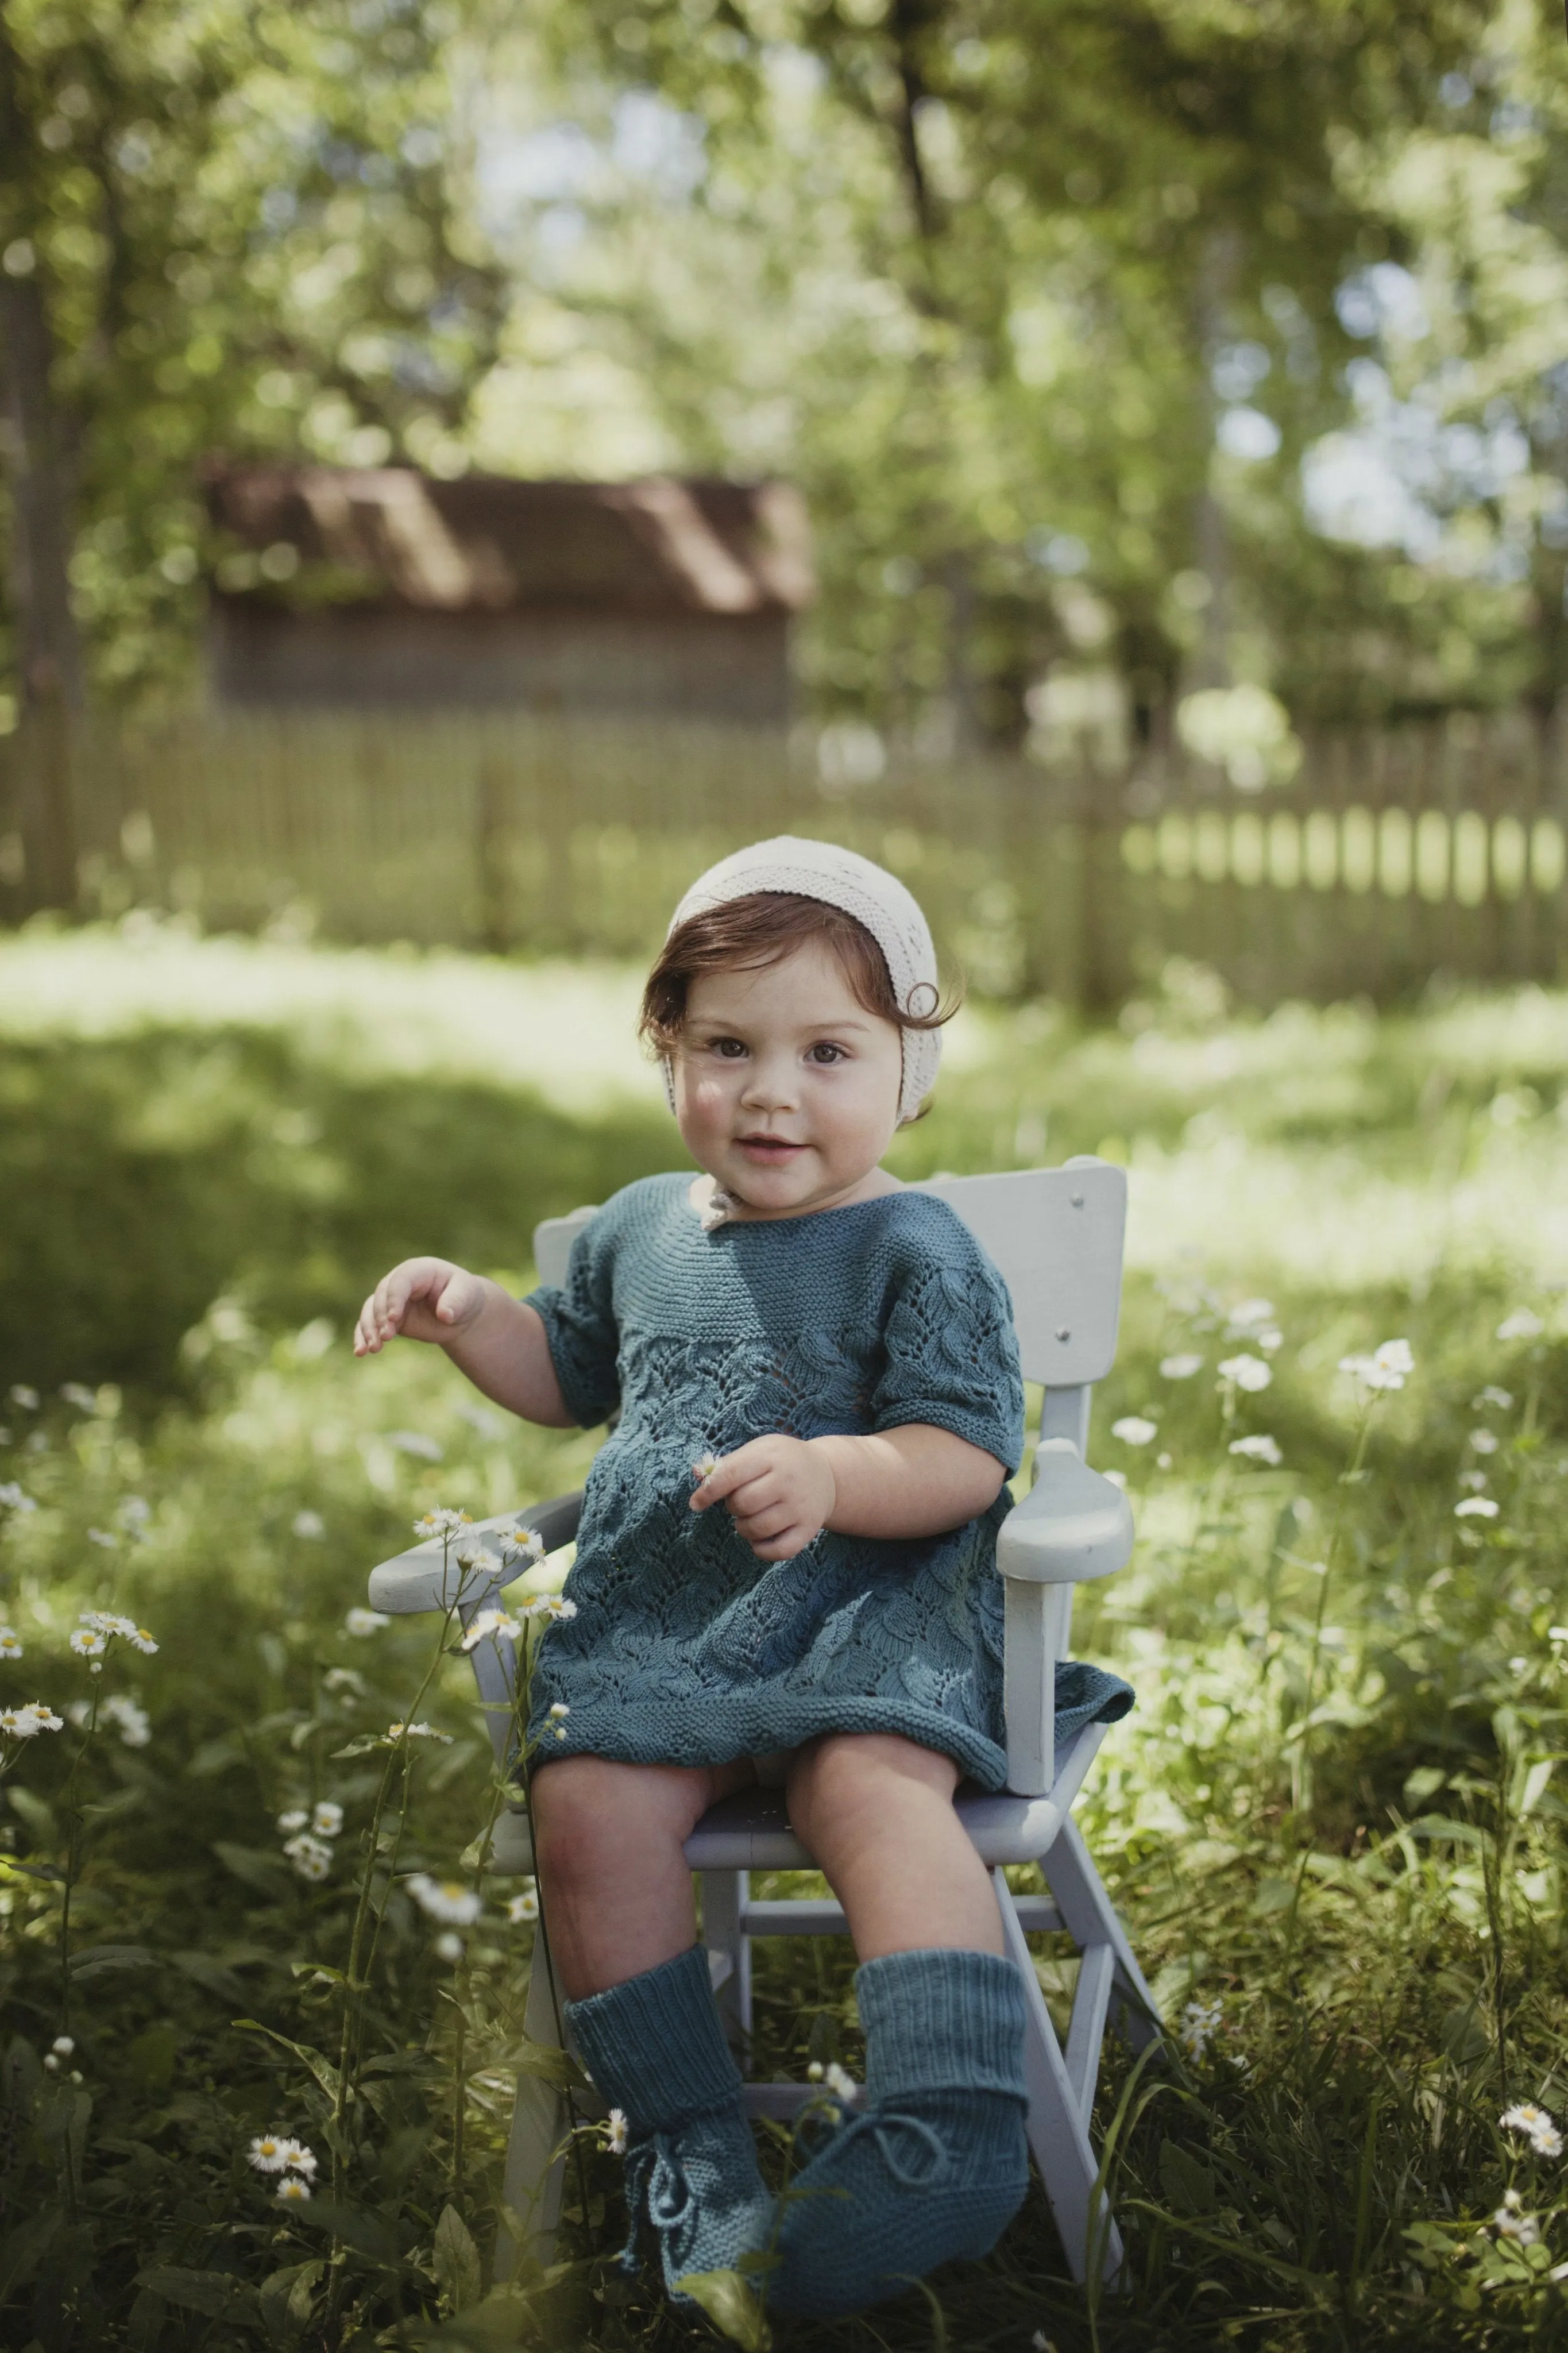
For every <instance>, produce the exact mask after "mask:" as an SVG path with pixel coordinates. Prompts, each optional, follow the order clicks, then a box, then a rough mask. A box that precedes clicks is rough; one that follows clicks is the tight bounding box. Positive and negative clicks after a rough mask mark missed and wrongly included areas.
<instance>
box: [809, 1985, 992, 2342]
mask: <svg viewBox="0 0 1568 2353" xmlns="http://www.w3.org/2000/svg"><path fill="white" fill-rule="evenodd" d="M855 1992H856V1997H857V1999H858V2002H859V2005H860V2023H861V2025H862V2026H863V2027H864V2028H865V2030H866V2106H865V2108H864V2110H863V2112H862V2113H861V2114H860V2115H858V2116H852V2117H850V2118H849V2119H848V2121H847V2122H846V2123H845V2124H843V2125H841V2126H839V2127H838V2129H837V2131H836V2132H835V2134H834V2135H833V2137H832V2138H831V2140H829V2141H828V2143H827V2145H826V2147H825V2148H823V2149H822V2150H821V2151H820V2152H819V2154H818V2155H817V2156H816V2157H814V2158H812V2160H811V2162H810V2164H809V2165H807V2166H806V2167H805V2169H804V2170H803V2171H802V2172H801V2173H799V2174H797V2175H796V2176H795V2180H794V2181H793V2183H792V2184H791V2188H790V2195H789V2197H788V2199H787V2200H786V2201H785V2205H784V2221H783V2222H782V2224H781V2226H780V2229H779V2233H778V2239H777V2243H776V2247H775V2253H776V2254H777V2257H778V2262H777V2264H776V2266H775V2267H774V2268H773V2270H772V2271H771V2272H770V2273H769V2274H767V2286H766V2290H765V2294H766V2296H767V2302H768V2308H769V2310H770V2311H774V2312H794V2313H801V2314H805V2315H808V2316H811V2317H812V2318H814V2319H818V2320H828V2319H832V2318H834V2317H836V2316H837V2315H839V2314H842V2313H847V2312H858V2311H860V2310H861V2309H862V2307H863V2306H866V2305H868V2304H879V2303H880V2302H882V2301H883V2300H884V2299H885V2298H886V2297H888V2296H893V2295H900V2294H901V2293H902V2291H903V2290H904V2289H905V2288H906V2287H908V2286H909V2284H910V2282H911V2281H912V2280H915V2279H923V2278H924V2276H925V2274H926V2273H927V2272H931V2271H934V2270H935V2269H936V2267H937V2265H938V2264H939V2263H951V2262H952V2260H953V2258H954V2257H955V2256H960V2255H963V2256H971V2257H973V2256H977V2255H985V2254H989V2253H990V2252H991V2250H992V2248H993V2247H994V2245H995V2243H996V2242H997V2240H998V2239H999V2238H1000V2237H1001V2235H1002V2232H1003V2231H1004V2230H1005V2228H1006V2226H1007V2224H1008V2223H1009V2222H1010V2221H1011V2220H1012V2218H1013V2216H1014V2215H1015V2214H1016V2212H1017V2211H1018V2209H1019V2207H1020V2206H1021V2205H1022V2204H1023V2202H1024V2193H1025V2191H1026V2189H1027V2187H1028V2165H1029V2157H1028V2147H1027V2144H1026V2141H1025V2138H1024V2111H1025V2108H1026V2105H1027V2094H1026V2091H1025V2087H1024V1995H1023V1989H1022V1988H1021V1986H1020V1985H1019V1983H1018V1978H1017V1972H1016V1969H1015V1968H1014V1967H1013V1964H1012V1963H1011V1962H1010V1961H1004V1960H1000V1959H998V1958H997V1957H996V1956H995V1955H994V1954H992V1953H970V1952H952V1951H938V1952H921V1953H891V1954H889V1955H888V1957H886V1958H885V1959H883V1960H879V1961H868V1962H867V1963H866V1964H865V1966H864V1968H860V1969H858V1971H857V1972H856V1977H855Z"/></svg>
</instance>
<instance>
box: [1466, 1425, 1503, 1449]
mask: <svg viewBox="0 0 1568 2353" xmlns="http://www.w3.org/2000/svg"><path fill="white" fill-rule="evenodd" d="M1498 1444H1499V1440H1498V1434H1497V1432H1496V1430H1471V1432H1470V1451H1471V1453H1472V1454H1495V1453H1496V1452H1497V1451H1498Z"/></svg>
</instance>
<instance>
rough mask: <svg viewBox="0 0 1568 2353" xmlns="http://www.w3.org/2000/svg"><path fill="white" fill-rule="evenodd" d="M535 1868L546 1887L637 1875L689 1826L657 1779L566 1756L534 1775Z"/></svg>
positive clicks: (638, 1770)
mask: <svg viewBox="0 0 1568 2353" xmlns="http://www.w3.org/2000/svg"><path fill="white" fill-rule="evenodd" d="M531 1795H532V1812H533V1858H534V1866H535V1868H536V1870H537V1871H538V1872H539V1873H540V1876H541V1877H542V1879H543V1880H544V1882H545V1884H546V1885H547V1886H553V1887H555V1888H557V1889H561V1888H564V1887H569V1886H573V1885H576V1886H583V1885H587V1884H591V1883H595V1882H597V1881H599V1880H602V1879H604V1878H605V1877H606V1876H614V1875H616V1874H618V1873H636V1871H637V1866H638V1863H639V1862H642V1861H643V1860H644V1859H646V1857H647V1855H648V1854H649V1853H650V1852H654V1851H655V1850H657V1849H659V1848H662V1847H666V1846H676V1847H678V1846H679V1843H680V1841H681V1840H682V1839H683V1838H684V1837H685V1836H686V1835H687V1833H688V1831H689V1823H688V1822H686V1820H685V1818H684V1813H683V1811H682V1810H681V1809H680V1808H679V1806H677V1805H673V1804H672V1803H671V1795H672V1793H671V1792H670V1791H669V1790H668V1789H667V1788H664V1787H663V1785H662V1783H661V1781H660V1779H659V1778H658V1775H657V1773H654V1774H650V1773H649V1772H647V1770H646V1769H645V1768H643V1767H637V1766H635V1765H623V1764H621V1763H619V1762H617V1761H616V1760H615V1759H613V1758H611V1757H561V1758H559V1759H558V1760H556V1761H555V1762H553V1763H552V1764H551V1765H549V1766H542V1767H540V1768H539V1769H538V1770H537V1771H536V1772H535V1774H534V1776H533V1787H532V1793H531Z"/></svg>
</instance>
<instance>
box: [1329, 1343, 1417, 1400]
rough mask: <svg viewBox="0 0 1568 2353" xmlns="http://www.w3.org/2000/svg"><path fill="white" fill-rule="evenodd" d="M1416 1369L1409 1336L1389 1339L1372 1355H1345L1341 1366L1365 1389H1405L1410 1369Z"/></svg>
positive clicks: (1342, 1369) (1342, 1370) (1341, 1360)
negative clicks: (1407, 1337)
mask: <svg viewBox="0 0 1568 2353" xmlns="http://www.w3.org/2000/svg"><path fill="white" fill-rule="evenodd" d="M1340 1370H1341V1372H1342V1373H1349V1374H1350V1376H1351V1377H1352V1380H1355V1381H1359V1382H1360V1384H1361V1386H1362V1388H1364V1389H1373V1390H1378V1389H1402V1388H1404V1387H1405V1375H1406V1374H1407V1373H1413V1372H1414V1371H1415V1357H1414V1356H1412V1355H1411V1353H1410V1343H1409V1341H1408V1340H1385V1341H1384V1343H1383V1345H1382V1346H1381V1347H1380V1348H1378V1349H1377V1350H1376V1351H1375V1352H1374V1353H1373V1355H1372V1356H1342V1357H1341V1358H1340Z"/></svg>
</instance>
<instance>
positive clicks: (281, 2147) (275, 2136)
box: [245, 2133, 293, 2173]
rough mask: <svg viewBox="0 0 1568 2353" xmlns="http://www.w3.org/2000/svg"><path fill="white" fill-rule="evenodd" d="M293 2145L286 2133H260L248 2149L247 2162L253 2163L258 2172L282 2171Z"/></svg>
mask: <svg viewBox="0 0 1568 2353" xmlns="http://www.w3.org/2000/svg"><path fill="white" fill-rule="evenodd" d="M292 2146H293V2144H292V2143H291V2142H290V2141H289V2137H288V2136H287V2135H286V2134H284V2133H260V2134H258V2136H257V2137H256V2139H255V2140H253V2141H252V2142H251V2144H250V2147H248V2148H247V2150H246V2153H245V2156H246V2162H247V2165H253V2166H254V2167H255V2168H256V2170H257V2171H258V2173H281V2172H282V2170H283V2168H284V2167H285V2166H286V2165H287V2164H288V2162H289V2158H288V2154H287V2152H288V2150H289V2148H290V2147H292Z"/></svg>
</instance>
